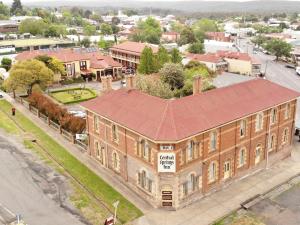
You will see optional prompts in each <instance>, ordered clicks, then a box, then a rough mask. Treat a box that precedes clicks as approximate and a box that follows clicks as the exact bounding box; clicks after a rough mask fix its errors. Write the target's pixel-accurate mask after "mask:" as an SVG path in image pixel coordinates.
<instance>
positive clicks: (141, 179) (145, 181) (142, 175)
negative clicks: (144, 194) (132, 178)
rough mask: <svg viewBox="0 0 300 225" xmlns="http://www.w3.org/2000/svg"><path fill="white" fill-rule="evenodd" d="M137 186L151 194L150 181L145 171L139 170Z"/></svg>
mask: <svg viewBox="0 0 300 225" xmlns="http://www.w3.org/2000/svg"><path fill="white" fill-rule="evenodd" d="M138 184H139V186H140V187H141V188H143V189H145V190H147V191H149V192H152V180H151V179H149V177H148V173H147V172H146V170H141V171H140V172H139V173H138Z"/></svg>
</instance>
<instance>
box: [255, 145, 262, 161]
mask: <svg viewBox="0 0 300 225" xmlns="http://www.w3.org/2000/svg"><path fill="white" fill-rule="evenodd" d="M261 154H262V147H261V145H260V144H259V145H257V146H256V148H255V164H258V163H259V162H260V159H261Z"/></svg>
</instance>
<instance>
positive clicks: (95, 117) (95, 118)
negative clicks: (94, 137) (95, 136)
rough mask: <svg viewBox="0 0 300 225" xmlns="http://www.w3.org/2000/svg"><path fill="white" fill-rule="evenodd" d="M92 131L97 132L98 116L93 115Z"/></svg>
mask: <svg viewBox="0 0 300 225" xmlns="http://www.w3.org/2000/svg"><path fill="white" fill-rule="evenodd" d="M94 132H96V133H99V117H98V116H96V115H94Z"/></svg>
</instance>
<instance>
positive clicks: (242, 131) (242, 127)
mask: <svg viewBox="0 0 300 225" xmlns="http://www.w3.org/2000/svg"><path fill="white" fill-rule="evenodd" d="M246 126H247V121H246V120H241V123H240V137H244V136H245V135H246Z"/></svg>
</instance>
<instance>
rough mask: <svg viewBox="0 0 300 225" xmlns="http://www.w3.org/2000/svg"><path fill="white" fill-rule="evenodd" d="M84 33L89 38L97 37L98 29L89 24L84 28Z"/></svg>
mask: <svg viewBox="0 0 300 225" xmlns="http://www.w3.org/2000/svg"><path fill="white" fill-rule="evenodd" d="M83 32H84V34H85V35H87V36H91V35H95V33H96V27H95V26H94V25H90V24H87V25H85V26H84V27H83Z"/></svg>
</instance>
